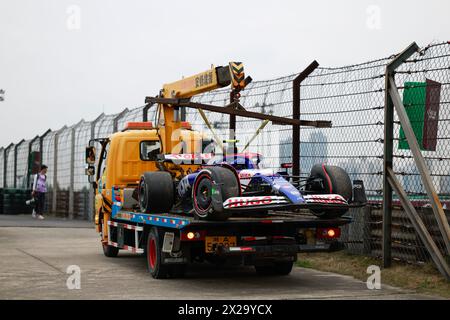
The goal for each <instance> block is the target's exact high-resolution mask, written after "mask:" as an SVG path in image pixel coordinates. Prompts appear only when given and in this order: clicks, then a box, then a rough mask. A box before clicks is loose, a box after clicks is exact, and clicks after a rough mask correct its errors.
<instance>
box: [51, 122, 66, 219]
mask: <svg viewBox="0 0 450 320" xmlns="http://www.w3.org/2000/svg"><path fill="white" fill-rule="evenodd" d="M66 128H67V126H64V127H62V128H61V129H59V130H58V131H56V133H55V140H54V141H53V143H54V145H53V148H54V149H53V150H54V151H53V197H52V212H53V213H56V209H57V201H56V200H57V197H58V137H59V134H60V133H61V131H63V130H65V129H66Z"/></svg>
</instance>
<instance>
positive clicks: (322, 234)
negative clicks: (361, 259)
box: [316, 228, 341, 239]
mask: <svg viewBox="0 0 450 320" xmlns="http://www.w3.org/2000/svg"><path fill="white" fill-rule="evenodd" d="M340 236H341V229H340V228H318V229H317V233H316V237H317V238H318V239H338V238H339V237H340Z"/></svg>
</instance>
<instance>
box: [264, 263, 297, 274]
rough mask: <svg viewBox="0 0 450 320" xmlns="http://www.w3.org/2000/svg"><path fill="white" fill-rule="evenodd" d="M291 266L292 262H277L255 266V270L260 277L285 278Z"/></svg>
mask: <svg viewBox="0 0 450 320" xmlns="http://www.w3.org/2000/svg"><path fill="white" fill-rule="evenodd" d="M293 265H294V262H293V261H279V262H275V263H274V264H272V265H255V270H256V273H257V274H258V275H261V276H287V275H288V274H290V273H291V271H292V267H293Z"/></svg>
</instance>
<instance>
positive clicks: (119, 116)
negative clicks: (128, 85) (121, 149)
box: [113, 108, 128, 132]
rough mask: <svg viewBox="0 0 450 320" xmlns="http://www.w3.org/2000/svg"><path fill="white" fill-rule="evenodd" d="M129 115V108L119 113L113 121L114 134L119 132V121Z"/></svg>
mask: <svg viewBox="0 0 450 320" xmlns="http://www.w3.org/2000/svg"><path fill="white" fill-rule="evenodd" d="M127 113H128V108H125V109H124V110H123V111H122V112H120V113H118V114H117V116H115V117H114V120H113V132H117V131H119V120H120V119H121V118H122V117H123V116H124V115H125V114H127Z"/></svg>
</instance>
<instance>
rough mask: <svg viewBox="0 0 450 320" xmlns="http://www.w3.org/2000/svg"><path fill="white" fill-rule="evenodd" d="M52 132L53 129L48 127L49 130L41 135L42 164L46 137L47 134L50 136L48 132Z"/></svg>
mask: <svg viewBox="0 0 450 320" xmlns="http://www.w3.org/2000/svg"><path fill="white" fill-rule="evenodd" d="M50 132H52V130H50V129H48V130H47V131H45V132H44V134H43V135H41V137H40V138H39V152H40V153H41V164H42V159H44V139H45V137H46V136H48V134H49V133H50Z"/></svg>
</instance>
